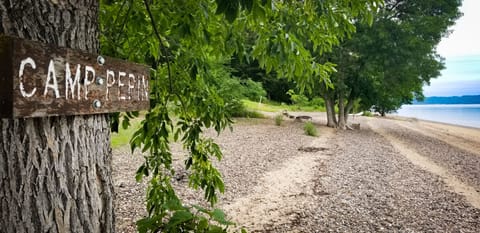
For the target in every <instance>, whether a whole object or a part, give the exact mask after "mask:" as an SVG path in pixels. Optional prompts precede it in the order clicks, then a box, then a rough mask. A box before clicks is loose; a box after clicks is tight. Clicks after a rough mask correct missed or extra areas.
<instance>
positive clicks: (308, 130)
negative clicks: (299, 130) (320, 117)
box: [303, 121, 318, 137]
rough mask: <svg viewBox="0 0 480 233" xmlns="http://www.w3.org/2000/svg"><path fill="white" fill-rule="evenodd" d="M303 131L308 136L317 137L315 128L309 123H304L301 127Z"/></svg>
mask: <svg viewBox="0 0 480 233" xmlns="http://www.w3.org/2000/svg"><path fill="white" fill-rule="evenodd" d="M303 130H304V131H305V134H306V135H308V136H313V137H316V136H317V135H318V131H317V127H315V125H314V124H313V123H312V122H310V121H308V122H306V123H305V125H303Z"/></svg>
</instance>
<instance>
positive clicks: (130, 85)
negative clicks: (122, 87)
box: [128, 74, 135, 100]
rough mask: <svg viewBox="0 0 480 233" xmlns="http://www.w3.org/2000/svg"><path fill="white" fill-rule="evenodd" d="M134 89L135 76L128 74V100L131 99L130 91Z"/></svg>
mask: <svg viewBox="0 0 480 233" xmlns="http://www.w3.org/2000/svg"><path fill="white" fill-rule="evenodd" d="M133 89H135V75H134V74H128V99H129V100H131V99H132V90H133Z"/></svg>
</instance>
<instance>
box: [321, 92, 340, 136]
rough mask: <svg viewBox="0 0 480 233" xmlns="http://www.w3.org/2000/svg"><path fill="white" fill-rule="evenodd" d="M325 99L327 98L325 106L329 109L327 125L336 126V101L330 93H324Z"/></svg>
mask: <svg viewBox="0 0 480 233" xmlns="http://www.w3.org/2000/svg"><path fill="white" fill-rule="evenodd" d="M323 99H324V100H325V107H326V110H327V126H328V127H332V128H336V127H337V120H336V117H335V101H334V100H333V99H332V97H331V96H329V95H328V94H324V95H323Z"/></svg>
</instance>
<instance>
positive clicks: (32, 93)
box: [18, 57, 37, 98]
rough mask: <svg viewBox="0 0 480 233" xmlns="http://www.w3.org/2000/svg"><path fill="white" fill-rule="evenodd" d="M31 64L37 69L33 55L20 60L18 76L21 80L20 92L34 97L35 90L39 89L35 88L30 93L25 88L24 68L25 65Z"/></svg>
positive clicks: (24, 95) (25, 95)
mask: <svg viewBox="0 0 480 233" xmlns="http://www.w3.org/2000/svg"><path fill="white" fill-rule="evenodd" d="M26 64H29V65H30V66H31V67H32V68H33V69H36V68H37V66H36V65H35V61H34V60H33V59H32V58H31V57H27V58H25V59H23V60H22V62H20V70H19V72H18V77H19V80H20V93H21V94H22V96H23V97H27V98H29V97H32V96H33V95H34V94H35V92H36V91H37V88H33V90H32V91H31V92H30V93H27V92H26V91H25V88H24V87H23V70H24V69H25V65H26Z"/></svg>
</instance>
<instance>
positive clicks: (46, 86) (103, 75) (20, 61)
mask: <svg viewBox="0 0 480 233" xmlns="http://www.w3.org/2000/svg"><path fill="white" fill-rule="evenodd" d="M149 77H150V71H149V68H148V67H147V66H144V65H140V64H136V63H132V62H126V61H123V60H119V59H115V58H109V57H102V56H97V55H92V54H88V53H85V52H82V51H78V50H72V49H67V48H57V47H52V46H49V45H47V44H43V43H39V42H33V41H28V40H23V39H19V38H15V37H9V36H0V104H1V106H0V117H2V118H26V117H44V116H55V115H85V114H97V113H108V112H124V111H138V110H144V109H148V108H149V82H148V81H149Z"/></svg>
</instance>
